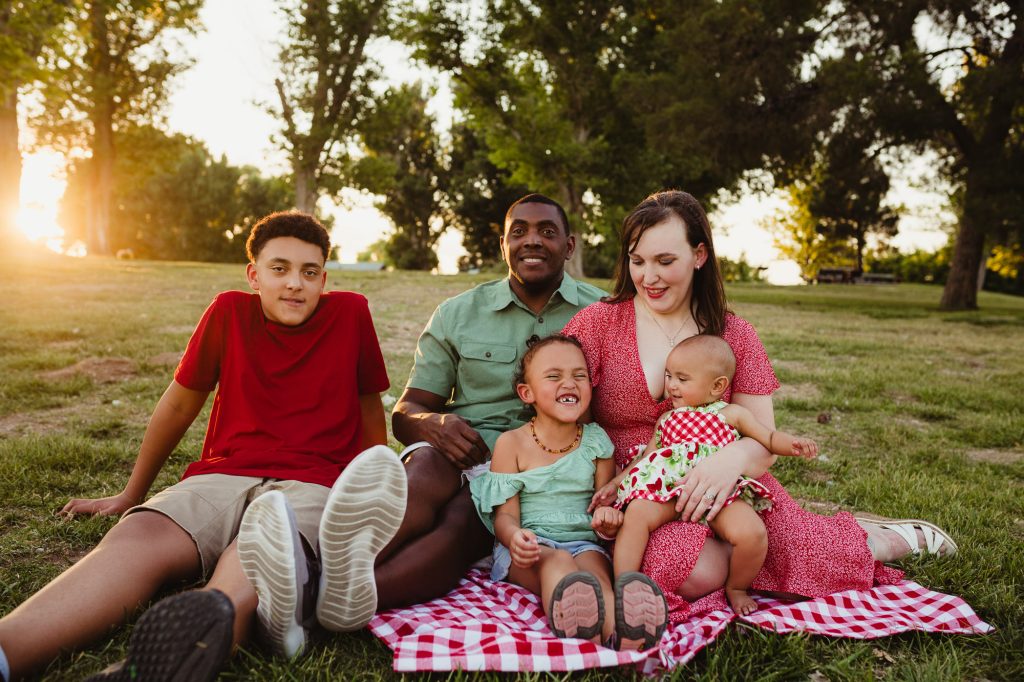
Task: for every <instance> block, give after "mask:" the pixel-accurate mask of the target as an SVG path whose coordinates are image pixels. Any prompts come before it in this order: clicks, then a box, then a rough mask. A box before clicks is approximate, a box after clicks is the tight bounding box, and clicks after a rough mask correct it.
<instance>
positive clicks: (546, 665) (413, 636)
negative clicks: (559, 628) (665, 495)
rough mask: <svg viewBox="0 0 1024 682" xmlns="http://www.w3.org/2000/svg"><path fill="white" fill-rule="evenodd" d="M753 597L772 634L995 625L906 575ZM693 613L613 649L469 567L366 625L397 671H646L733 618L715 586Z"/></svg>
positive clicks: (978, 630) (696, 646)
mask: <svg viewBox="0 0 1024 682" xmlns="http://www.w3.org/2000/svg"><path fill="white" fill-rule="evenodd" d="M755 599H756V600H757V602H758V605H759V608H758V610H757V611H755V612H754V613H753V614H752V615H750V616H747V617H745V618H743V620H744V621H746V622H748V623H751V624H754V625H758V626H760V627H763V628H766V629H769V630H773V631H775V632H778V633H786V632H797V631H800V632H810V633H812V634H818V635H827V636H831V637H853V638H856V639H872V638H876V637H885V636H887V635H892V634H896V633H899V632H906V631H908V630H923V631H925V632H946V633H960V634H983V633H986V632H989V631H991V630H992V626H990V625H989V624H988V623H985V622H984V621H982V620H981V619H980V618H979V617H978V615H977V614H976V613H975V612H974V610H973V609H972V608H971V607H970V606H968V605H967V603H966V602H964V601H963V600H962V599H960V598H959V597H955V596H953V595H948V594H942V593H941V592H933V591H932V590H929V589H927V588H925V587H922V586H921V585H918V584H917V583H914V582H910V581H903V582H901V583H899V584H896V585H879V586H877V587H875V588H873V589H871V590H859V591H858V590H850V591H847V592H837V593H835V594H831V595H828V596H826V597H821V598H818V599H811V600H808V601H802V602H783V601H779V600H776V599H768V598H764V597H760V596H757V595H755ZM690 614H691V615H690V618H689V619H688V620H686V621H684V622H682V623H678V624H676V625H675V626H674V627H671V628H670V629H669V630H668V631H667V632H666V633H665V636H664V637H663V638H662V640H661V642H660V643H659V645H658V646H657V647H655V648H653V649H650V650H648V651H643V652H638V651H633V652H625V651H614V650H612V649H606V648H604V647H601V646H598V645H596V644H593V643H592V642H587V641H584V640H579V639H559V638H557V637H555V636H553V635H552V634H551V632H550V631H549V630H548V626H547V620H546V619H545V617H544V611H543V610H542V609H541V606H540V600H539V599H538V598H537V597H536V596H534V595H533V594H531V593H529V592H527V591H526V590H524V589H523V588H521V587H519V586H517V585H513V584H511V583H506V582H494V581H492V580H490V579H489V578H488V577H487V576H486V574H484V573H483V572H482V571H478V570H471V571H470V572H469V573H468V574H467V575H466V577H465V578H463V579H462V581H461V582H460V583H459V586H458V587H456V588H455V589H454V590H452V591H451V592H449V593H448V594H447V595H446V596H445V597H443V598H441V599H435V600H434V601H431V602H427V603H426V604H419V605H417V606H412V607H409V608H405V609H394V610H391V611H383V612H381V613H379V614H377V615H376V616H374V618H373V620H372V621H370V625H369V627H370V630H371V631H372V632H373V634H374V635H376V636H377V637H379V638H380V639H382V640H383V641H384V643H385V644H387V645H388V647H389V648H390V649H391V650H392V651H393V652H394V655H395V659H394V669H395V670H396V671H398V672H426V671H446V670H456V669H461V670H488V671H503V672H518V671H559V672H561V671H570V670H583V669H586V668H599V667H607V666H618V665H626V664H633V665H636V666H637V667H638V668H640V669H641V670H642V671H643V672H645V673H648V674H653V673H655V672H658V671H659V670H661V669H666V668H674V667H676V666H680V665H683V664H685V663H686V662H687V661H689V660H690V659H692V658H693V657H694V656H696V655H697V652H699V651H700V650H701V649H703V648H704V647H705V646H707V645H708V644H710V643H711V642H713V641H714V640H715V638H716V637H717V636H718V634H719V633H720V632H721V631H722V630H724V629H725V627H726V626H727V625H728V624H729V623H730V622H731V621H732V620H733V619H735V618H737V616H736V614H734V613H733V612H732V610H731V609H729V607H728V606H726V602H725V600H724V596H723V593H722V592H721V591H719V592H717V593H714V594H711V595H708V596H707V597H705V598H703V599H701V600H699V601H697V602H695V603H694V604H693V607H692V609H691V611H690Z"/></svg>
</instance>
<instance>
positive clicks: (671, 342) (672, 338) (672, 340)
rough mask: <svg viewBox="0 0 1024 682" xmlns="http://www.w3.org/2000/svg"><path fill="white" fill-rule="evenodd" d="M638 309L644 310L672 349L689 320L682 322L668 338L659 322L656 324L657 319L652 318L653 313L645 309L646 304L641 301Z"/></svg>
mask: <svg viewBox="0 0 1024 682" xmlns="http://www.w3.org/2000/svg"><path fill="white" fill-rule="evenodd" d="M640 307H641V308H643V309H644V312H645V313H647V317H649V318H651V322H653V323H654V326H655V327H657V328H658V331H660V332H661V333H662V334H663V335H664V336H665V340H667V341H668V345H670V346H672V347H673V348H674V347H675V345H676V338H677V337H678V336H679V335H680V334H681V333H682V331H683V329H684V328H685V327H686V323H687V322H689V320H683V323H682V324H681V325H679V329H677V330H676V333H675V334H672V335H671V336H669V333H668V332H667V331H665V328H664V327H662V326H661V323H660V322H658V318H656V317H655V316H654V313H652V312H651V311H650V310H649V309H648V308H647V304H646V303H644V302H643V301H640Z"/></svg>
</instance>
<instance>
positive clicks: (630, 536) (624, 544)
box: [612, 500, 679, 575]
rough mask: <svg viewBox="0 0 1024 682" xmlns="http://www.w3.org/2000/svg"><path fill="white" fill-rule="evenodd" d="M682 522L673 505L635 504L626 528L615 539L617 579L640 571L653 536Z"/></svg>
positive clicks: (625, 522)
mask: <svg viewBox="0 0 1024 682" xmlns="http://www.w3.org/2000/svg"><path fill="white" fill-rule="evenodd" d="M677 518H679V512H677V511H676V508H675V504H674V503H673V502H652V501H650V500H633V501H632V502H630V503H629V506H628V507H626V514H625V518H624V519H623V521H622V528H620V529H619V534H618V535H617V536H616V538H615V554H614V555H613V556H612V561H613V563H614V565H615V575H622V574H623V573H625V572H627V571H639V570H640V564H641V562H643V559H644V550H646V549H647V540H648V539H649V538H650V536H651V533H652V532H653V531H654V530H655V529H657V528H660V527H661V526H663V525H665V524H666V523H668V522H669V521H672V520H674V519H677Z"/></svg>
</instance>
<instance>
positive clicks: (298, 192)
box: [292, 163, 317, 215]
mask: <svg viewBox="0 0 1024 682" xmlns="http://www.w3.org/2000/svg"><path fill="white" fill-rule="evenodd" d="M292 170H293V172H294V173H295V208H297V209H298V210H300V211H302V212H303V213H308V214H310V215H313V214H315V213H316V199H317V191H316V190H317V188H316V175H315V173H314V172H313V169H312V168H305V167H303V166H302V165H301V164H299V163H296V164H294V165H293V166H292Z"/></svg>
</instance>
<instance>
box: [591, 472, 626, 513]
mask: <svg viewBox="0 0 1024 682" xmlns="http://www.w3.org/2000/svg"><path fill="white" fill-rule="evenodd" d="M618 488H619V482H618V481H617V480H616V479H614V478H613V479H612V480H611V481H609V482H607V483H605V484H604V485H603V486H601V487H600V488H598V489H597V492H595V493H594V496H593V497H591V498H590V506H589V507H587V513H588V514H593V513H594V510H595V509H597V508H598V507H610V506H611V505H612V504H613V503H614V502H615V498H616V497H617V496H618Z"/></svg>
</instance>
